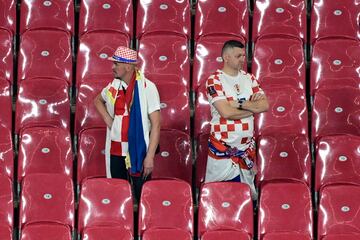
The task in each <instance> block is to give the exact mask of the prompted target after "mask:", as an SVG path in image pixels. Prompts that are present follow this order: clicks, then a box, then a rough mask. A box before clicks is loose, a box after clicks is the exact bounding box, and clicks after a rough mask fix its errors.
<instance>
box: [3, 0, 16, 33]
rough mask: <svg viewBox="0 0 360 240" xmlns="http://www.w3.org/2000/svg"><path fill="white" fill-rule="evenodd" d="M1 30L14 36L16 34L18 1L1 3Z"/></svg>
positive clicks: (4, 0)
mask: <svg viewBox="0 0 360 240" xmlns="http://www.w3.org/2000/svg"><path fill="white" fill-rule="evenodd" d="M0 28H5V29H7V30H9V31H10V32H11V33H12V35H15V33H16V1H15V0H1V1H0Z"/></svg>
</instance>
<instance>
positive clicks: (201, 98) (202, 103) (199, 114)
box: [194, 84, 211, 137]
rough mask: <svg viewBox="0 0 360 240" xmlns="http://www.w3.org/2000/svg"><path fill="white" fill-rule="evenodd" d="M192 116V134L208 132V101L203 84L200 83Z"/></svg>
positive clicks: (209, 114)
mask: <svg viewBox="0 0 360 240" xmlns="http://www.w3.org/2000/svg"><path fill="white" fill-rule="evenodd" d="M194 110H195V113H194V114H195V116H194V119H195V121H194V135H195V137H197V136H199V135H200V134H209V133H210V121H211V112H210V111H211V108H210V104H209V102H208V97H207V90H206V86H205V84H202V85H200V87H199V88H198V90H197V92H196V99H195V109H194Z"/></svg>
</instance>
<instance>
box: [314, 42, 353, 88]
mask: <svg viewBox="0 0 360 240" xmlns="http://www.w3.org/2000/svg"><path fill="white" fill-rule="evenodd" d="M339 46H341V48H339ZM359 65H360V42H359V41H356V40H352V39H345V38H327V39H321V40H319V41H316V42H315V44H314V46H313V50H312V56H311V65H310V87H311V95H314V92H315V90H316V89H319V88H320V87H326V86H335V87H336V86H339V87H340V86H351V87H355V88H360V81H359V76H360V69H359Z"/></svg>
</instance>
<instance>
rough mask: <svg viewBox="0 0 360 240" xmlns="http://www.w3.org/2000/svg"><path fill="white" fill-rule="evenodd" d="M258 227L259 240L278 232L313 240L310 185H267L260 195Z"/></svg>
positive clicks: (263, 187)
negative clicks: (296, 234) (295, 233)
mask: <svg viewBox="0 0 360 240" xmlns="http://www.w3.org/2000/svg"><path fill="white" fill-rule="evenodd" d="M289 193H291V194H289ZM258 226H259V227H258V239H259V240H263V239H264V236H266V235H267V234H268V233H275V232H297V233H300V234H305V235H308V236H310V239H313V234H312V230H313V213H312V204H311V193H310V189H309V188H308V186H307V185H306V184H305V183H302V182H273V183H266V184H264V185H263V186H262V187H261V193H260V203H259V216H258Z"/></svg>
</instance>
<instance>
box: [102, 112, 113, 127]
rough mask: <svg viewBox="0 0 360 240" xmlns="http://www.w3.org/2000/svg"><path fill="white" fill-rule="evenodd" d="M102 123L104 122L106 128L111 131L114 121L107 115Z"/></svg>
mask: <svg viewBox="0 0 360 240" xmlns="http://www.w3.org/2000/svg"><path fill="white" fill-rule="evenodd" d="M104 121H105V123H106V125H107V127H108V128H110V129H111V127H112V124H113V121H114V119H113V118H112V117H110V115H109V114H108V115H107V116H106V117H105V119H104Z"/></svg>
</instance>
